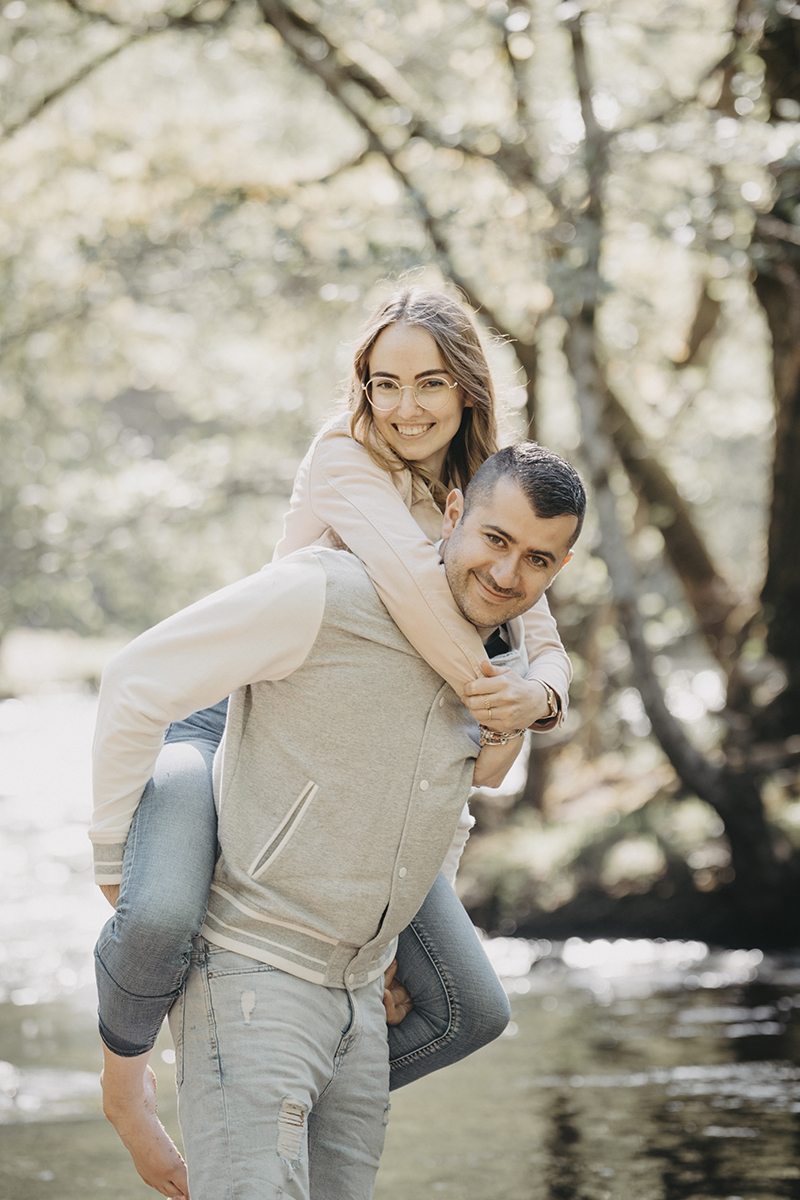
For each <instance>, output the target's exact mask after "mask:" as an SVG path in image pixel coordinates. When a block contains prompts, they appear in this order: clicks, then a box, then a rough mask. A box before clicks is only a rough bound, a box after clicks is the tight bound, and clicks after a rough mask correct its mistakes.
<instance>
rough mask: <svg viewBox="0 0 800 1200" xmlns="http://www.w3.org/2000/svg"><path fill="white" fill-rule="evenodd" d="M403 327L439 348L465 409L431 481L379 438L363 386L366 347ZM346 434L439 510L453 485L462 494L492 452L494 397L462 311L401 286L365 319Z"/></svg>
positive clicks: (442, 298) (444, 299) (440, 297)
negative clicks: (405, 472)
mask: <svg viewBox="0 0 800 1200" xmlns="http://www.w3.org/2000/svg"><path fill="white" fill-rule="evenodd" d="M397 324H405V325H411V326H415V327H417V328H419V329H424V330H426V332H427V333H429V334H430V335H431V337H432V338H433V340H434V341H435V342H436V345H437V346H438V348H439V353H440V354H441V356H442V362H443V363H444V365H445V367H446V368H447V370H448V371H449V372H450V374H451V375H452V376H453V379H455V380H456V382H457V383H459V384H460V385H461V387H462V389H463V391H464V392H465V394H466V396H467V397H468V398H469V399H470V400H471V401H472V405H471V407H469V408H467V407H466V406H465V407H464V411H463V413H462V416H461V425H460V427H459V429H458V432H457V433H456V435H455V437H454V438H453V440H452V442H451V443H450V447H449V449H448V451H447V456H446V458H445V460H444V466H443V468H442V479H441V480H439V479H435V478H434V477H433V476H432V475H431V474H430V473H429V472H428V471H426V470H425V469H424V468H423V467H420V466H418V465H417V464H415V463H411V462H406V461H405V459H403V458H401V457H400V455H399V454H396V453H395V451H394V450H392V448H391V446H389V444H388V443H387V442H386V441H385V439H384V438H382V437H381V436H380V434H379V433H378V430H377V428H376V427H375V424H374V421H373V417H372V409H371V407H370V404H369V401H368V400H367V396H366V392H365V391H364V384H365V383H366V382H367V380H368V379H369V356H370V354H371V352H372V347H373V346H374V345H375V342H376V340H377V338H378V335H379V334H380V333H382V332H383V330H384V329H386V328H387V326H389V325H397ZM348 407H349V408H350V412H351V414H352V415H351V417H350V432H351V433H352V435H353V437H354V438H355V440H356V441H357V442H360V443H361V445H362V446H364V448H365V449H366V450H367V452H368V453H369V455H370V457H371V458H372V459H373V460H374V461H375V462H376V463H377V464H378V465H379V466H381V467H383V468H384V470H387V471H400V470H402V469H403V468H404V467H407V468H408V469H409V470H410V471H411V474H412V475H413V476H415V477H416V478H418V479H421V480H423V481H424V482H425V483H426V484H427V486H428V487H429V488H430V489H431V492H432V493H433V497H434V499H435V500H436V502H437V504H439V505H440V506H442V507H443V506H444V501H445V500H446V498H447V495H448V492H450V491H451V490H452V489H453V488H454V487H457V488H461V490H462V491H463V490H464V489H465V488H466V486H467V484H468V483H469V481H470V479H471V478H472V476H473V475H474V474H475V472H476V471H477V469H478V467H479V466H480V465H481V463H483V462H485V460H486V459H487V458H488V457H489V456H490V455H491V454H494V453H495V451H496V450H497V422H496V419H495V394H494V385H493V384H492V377H491V374H490V371H489V364H488V362H487V361H486V355H485V354H484V352H483V347H482V346H481V343H480V339H479V337H478V334H477V331H476V329H475V326H474V325H473V323H472V319H471V318H470V316H469V314H468V313H467V311H466V310H465V309H464V308H463V307H462V306H461V305H460V304H459V303H458V301H457V300H453V299H451V298H450V296H447V295H445V293H444V292H433V291H429V290H427V289H423V288H408V287H406V288H402V289H400V290H398V291H397V292H395V293H394V294H393V295H392V296H390V297H389V299H388V300H386V301H384V303H383V304H381V305H380V307H379V308H378V309H376V311H375V312H374V313H373V314H372V316H371V317H370V318H369V319H368V321H367V323H366V325H365V326H364V329H363V331H362V334H361V340H360V342H359V343H358V345H357V347H356V351H355V355H354V361H353V373H352V376H351V378H350V385H349V392H348Z"/></svg>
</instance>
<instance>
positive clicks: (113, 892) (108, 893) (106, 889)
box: [97, 883, 119, 908]
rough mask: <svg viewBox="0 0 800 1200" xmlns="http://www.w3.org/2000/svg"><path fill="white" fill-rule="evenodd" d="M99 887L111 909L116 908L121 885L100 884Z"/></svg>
mask: <svg viewBox="0 0 800 1200" xmlns="http://www.w3.org/2000/svg"><path fill="white" fill-rule="evenodd" d="M97 886H98V887H99V888H100V891H101V892H102V893H103V895H104V896H105V898H106V900H107V901H108V903H109V904H110V905H111V907H112V908H116V907H117V901H118V900H119V884H118V883H100V884H98V885H97Z"/></svg>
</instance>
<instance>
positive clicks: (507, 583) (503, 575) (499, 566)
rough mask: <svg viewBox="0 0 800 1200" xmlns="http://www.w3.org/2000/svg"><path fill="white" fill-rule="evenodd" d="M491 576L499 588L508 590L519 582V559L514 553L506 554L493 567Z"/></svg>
mask: <svg viewBox="0 0 800 1200" xmlns="http://www.w3.org/2000/svg"><path fill="white" fill-rule="evenodd" d="M490 573H491V576H492V579H493V580H494V581H495V583H496V584H497V586H498V587H499V588H503V590H504V591H508V590H510V589H511V588H515V587H516V586H517V584H518V583H519V569H518V565H517V560H516V558H515V557H514V555H512V554H504V555H503V556H502V558H499V559H498V560H497V561H496V562H495V563H494V564H493V566H492V567H491V571H490Z"/></svg>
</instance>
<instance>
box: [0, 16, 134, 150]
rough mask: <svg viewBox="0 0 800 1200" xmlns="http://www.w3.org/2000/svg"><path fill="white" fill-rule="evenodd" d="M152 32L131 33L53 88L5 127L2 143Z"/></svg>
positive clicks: (0, 140)
mask: <svg viewBox="0 0 800 1200" xmlns="http://www.w3.org/2000/svg"><path fill="white" fill-rule="evenodd" d="M152 32H154V31H153V30H149V29H148V30H145V31H144V32H143V33H131V34H130V35H129V36H128V37H127V38H124V39H123V40H122V41H121V42H120V43H119V44H118V45H116V46H114V47H113V48H112V49H111V50H107V51H106V52H105V54H101V55H100V56H99V57H98V58H94V59H92V61H91V62H88V63H85V64H84V66H82V67H80V68H79V69H78V70H77V71H76V72H75V73H74V74H73V75H71V76H70V78H69V79H67V80H65V81H64V83H61V84H59V85H58V87H55V88H53V90H52V91H51V92H48V93H47V95H45V96H42V98H41V99H40V100H38V101H37V103H36V104H34V106H33V108H30V109H28V111H27V112H26V113H24V114H23V116H21V117H20V118H19V119H18V120H16V121H12V122H11V123H10V124H8V125H5V126H4V127H3V130H2V132H1V133H0V143H2V142H6V141H8V140H9V138H12V137H13V136H14V134H15V133H19V131H20V129H23V128H24V127H25V126H26V125H29V124H30V123H31V121H34V120H35V119H36V118H37V117H38V116H40V115H41V113H43V112H44V110H45V109H46V108H49V106H50V105H51V104H53V103H54V102H55V101H56V100H59V99H60V98H61V97H62V96H63V95H64V94H65V93H66V92H68V91H69V90H70V88H73V87H76V86H77V84H79V83H82V82H83V80H84V79H86V78H88V76H89V75H91V74H92V73H93V72H94V71H96V70H98V68H99V67H102V66H104V65H105V64H106V63H107V62H110V61H111V59H112V58H116V56H117V55H118V54H120V53H121V52H122V51H123V50H126V49H127V48H128V46H130V45H132V43H133V42H136V41H141V39H142V38H143V37H146V36H147V34H148V33H152Z"/></svg>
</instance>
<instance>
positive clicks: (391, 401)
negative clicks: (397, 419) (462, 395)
mask: <svg viewBox="0 0 800 1200" xmlns="http://www.w3.org/2000/svg"><path fill="white" fill-rule="evenodd" d="M362 387H363V388H364V391H365V392H366V393H367V399H368V400H369V402H370V404H371V405H372V407H373V408H377V409H378V410H379V412H391V411H392V409H393V408H397V406H398V404H399V403H400V401H401V400H402V398H403V391H404V390H405V389H406V388H411V390H412V391H413V393H414V398H415V400H416V402H417V404H419V406H420V407H421V408H426V409H427V410H428V412H437V411H438V410H439V409H440V408H444V406H445V404H447V401H448V400H449V399H450V393H451V391H452V390H453V388H456V387H458V384H457V383H450V382H449V380H447V379H445V378H444V377H443V376H442V375H427V376H426V377H425V378H424V379H420V381H419V383H416V384H414V385H413V387H412V385H411V384H410V383H407V384H404V385H403V387H401V386H400V384H399V383H398V382H397V380H396V379H389V378H387V377H386V376H385V375H376V376H375V377H374V379H369V380H368V381H367V382H366V383H365V384H362Z"/></svg>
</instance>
